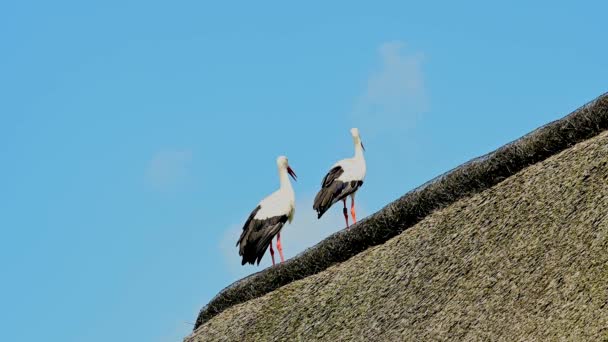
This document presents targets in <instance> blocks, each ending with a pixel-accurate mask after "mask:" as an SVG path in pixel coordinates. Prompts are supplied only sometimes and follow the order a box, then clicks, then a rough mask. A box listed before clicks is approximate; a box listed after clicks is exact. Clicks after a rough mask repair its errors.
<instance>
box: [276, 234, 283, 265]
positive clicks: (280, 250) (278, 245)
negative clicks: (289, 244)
mask: <svg viewBox="0 0 608 342" xmlns="http://www.w3.org/2000/svg"><path fill="white" fill-rule="evenodd" d="M277 249H278V250H279V256H280V257H281V262H285V258H283V246H281V233H280V232H279V233H278V234H277Z"/></svg>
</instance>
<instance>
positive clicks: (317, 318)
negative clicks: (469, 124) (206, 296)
mask: <svg viewBox="0 0 608 342" xmlns="http://www.w3.org/2000/svg"><path fill="white" fill-rule="evenodd" d="M606 208H608V134H607V133H602V134H600V135H599V136H596V137H594V138H592V139H589V140H587V141H583V142H581V143H579V144H577V145H575V146H573V147H570V148H568V149H566V150H564V151H563V152H561V153H559V154H556V155H554V156H552V157H550V158H548V159H546V160H544V161H542V162H540V163H537V164H534V165H532V166H529V167H527V168H525V169H523V170H522V171H520V172H518V173H516V174H515V175H513V176H511V177H509V178H507V179H506V180H504V181H503V182H501V183H499V184H497V185H495V186H493V187H490V188H488V189H486V190H484V191H482V192H480V193H477V194H475V195H472V196H470V197H466V198H462V199H460V200H458V201H456V202H453V203H452V204H450V205H449V206H447V207H445V208H444V209H441V210H438V211H435V212H433V213H431V214H430V215H428V216H426V217H425V218H424V219H422V220H421V221H420V222H418V223H417V224H415V225H414V226H413V228H412V229H408V230H405V231H404V232H403V233H401V234H399V235H397V236H396V237H394V238H392V239H390V240H388V241H387V242H385V243H383V244H381V245H378V246H375V247H371V248H368V249H367V250H365V251H363V252H361V253H358V254H357V255H355V256H354V257H352V258H350V259H349V260H347V261H344V262H342V263H340V264H336V265H334V266H331V267H329V268H327V269H325V270H324V271H321V272H320V273H317V274H315V275H312V276H309V277H306V278H304V279H302V280H298V281H294V282H292V283H290V284H288V285H285V286H283V287H280V288H278V289H276V290H274V291H272V292H270V293H267V294H266V295H263V296H261V297H259V298H255V299H251V300H249V301H246V302H244V303H242V304H238V305H234V306H232V307H228V308H226V309H225V310H224V311H223V312H221V313H219V314H218V315H217V316H215V317H212V318H210V319H209V320H208V321H206V322H205V323H204V324H202V325H201V326H200V327H199V328H198V329H197V330H196V332H195V333H194V334H193V335H192V336H190V337H188V338H187V339H186V341H188V342H195V341H197V342H198V341H209V340H227V341H232V340H238V341H260V340H263V341H266V340H296V341H297V340H311V339H321V340H372V339H383V340H403V339H405V340H429V339H440V340H447V339H473V340H487V339H492V340H497V339H503V340H509V341H510V340H555V339H561V338H565V339H571V340H601V339H608V211H607V210H606Z"/></svg>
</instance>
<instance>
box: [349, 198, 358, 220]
mask: <svg viewBox="0 0 608 342" xmlns="http://www.w3.org/2000/svg"><path fill="white" fill-rule="evenodd" d="M350 213H351V215H353V224H355V223H357V212H356V211H355V196H352V197H351V202H350Z"/></svg>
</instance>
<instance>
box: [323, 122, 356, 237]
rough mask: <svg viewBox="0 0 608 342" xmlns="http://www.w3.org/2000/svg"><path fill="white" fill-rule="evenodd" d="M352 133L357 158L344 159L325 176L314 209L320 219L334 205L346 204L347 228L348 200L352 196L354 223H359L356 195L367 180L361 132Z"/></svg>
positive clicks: (353, 129)
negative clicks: (337, 203)
mask: <svg viewBox="0 0 608 342" xmlns="http://www.w3.org/2000/svg"><path fill="white" fill-rule="evenodd" d="M350 133H351V134H352V136H353V143H354V144H355V156H354V157H352V158H348V159H342V160H340V161H339V162H337V163H336V164H334V166H332V168H331V170H329V172H328V173H327V175H325V177H324V178H323V181H322V182H321V190H320V191H319V193H318V194H317V196H316V197H315V201H314V204H313V209H314V210H316V211H317V215H318V218H321V216H323V214H324V213H325V212H326V211H327V209H329V207H331V206H332V205H333V204H334V203H336V202H338V201H342V202H343V203H344V209H342V212H343V214H344V220H346V228H348V227H349V225H348V210H347V209H346V199H347V197H348V196H349V195H350V197H351V207H350V212H351V215H352V216H353V223H357V214H356V211H355V193H356V192H357V190H359V187H361V185H363V179H364V178H365V171H366V167H365V157H363V151H365V147H363V143H362V142H361V137H360V136H359V130H358V129H357V128H352V129H351V130H350Z"/></svg>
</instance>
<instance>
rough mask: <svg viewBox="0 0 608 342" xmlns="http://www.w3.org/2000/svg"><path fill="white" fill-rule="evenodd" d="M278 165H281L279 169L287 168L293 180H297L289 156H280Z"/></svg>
mask: <svg viewBox="0 0 608 342" xmlns="http://www.w3.org/2000/svg"><path fill="white" fill-rule="evenodd" d="M277 166H278V167H279V170H284V169H285V170H287V173H289V175H290V176H291V178H293V180H297V176H296V173H295V172H293V170H292V169H291V167H289V161H288V160H287V157H285V156H279V157H278V158H277Z"/></svg>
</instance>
